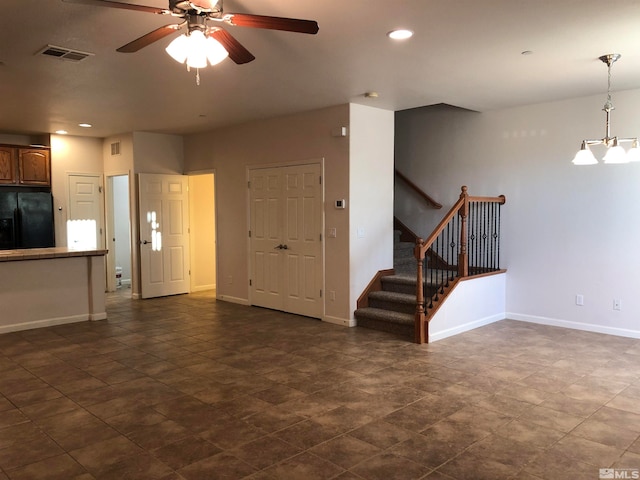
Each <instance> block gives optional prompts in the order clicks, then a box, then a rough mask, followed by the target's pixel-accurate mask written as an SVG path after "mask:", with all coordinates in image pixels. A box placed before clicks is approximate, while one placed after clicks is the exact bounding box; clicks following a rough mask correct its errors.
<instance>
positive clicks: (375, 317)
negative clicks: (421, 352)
mask: <svg viewBox="0 0 640 480" xmlns="http://www.w3.org/2000/svg"><path fill="white" fill-rule="evenodd" d="M414 248H415V244H414V243H411V242H402V241H400V231H399V230H396V231H395V232H394V245H393V269H394V274H393V275H387V276H383V277H381V279H380V281H381V285H382V290H380V291H375V292H370V293H369V294H368V295H367V302H366V303H367V306H366V307H363V308H358V309H357V310H356V311H355V312H354V315H355V317H356V320H357V322H358V326H359V327H365V328H371V329H374V330H381V331H384V332H389V333H394V334H397V335H399V336H402V337H404V338H407V339H409V340H413V338H414V335H415V312H416V268H417V267H416V258H415V257H414V254H413V250H414Z"/></svg>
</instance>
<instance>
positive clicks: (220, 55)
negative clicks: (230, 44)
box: [207, 37, 229, 66]
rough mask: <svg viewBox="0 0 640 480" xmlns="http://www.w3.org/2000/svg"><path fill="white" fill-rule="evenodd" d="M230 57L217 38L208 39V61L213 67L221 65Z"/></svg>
mask: <svg viewBox="0 0 640 480" xmlns="http://www.w3.org/2000/svg"><path fill="white" fill-rule="evenodd" d="M228 56H229V52H228V51H227V49H226V48H224V47H223V46H222V44H221V43H220V42H219V41H217V40H216V39H215V38H212V37H207V59H208V60H209V63H210V64H211V66H213V65H217V64H219V63H220V62H221V61H223V60H224V59H225V58H227V57H228Z"/></svg>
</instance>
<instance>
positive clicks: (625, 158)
mask: <svg viewBox="0 0 640 480" xmlns="http://www.w3.org/2000/svg"><path fill="white" fill-rule="evenodd" d="M620 56H621V55H620V54H618V53H610V54H608V55H603V56H601V57H600V60H601V61H602V62H603V63H605V64H606V65H607V71H608V77H607V101H606V102H605V104H604V107H603V108H602V110H603V111H604V112H605V114H606V132H605V136H604V138H599V139H595V140H583V141H582V146H581V147H580V150H578V153H576V155H575V157H573V161H572V163H573V164H574V165H594V164H596V163H598V160H597V159H596V157H595V156H594V155H593V152H591V149H590V148H589V147H590V146H592V145H604V146H606V147H607V153H606V154H605V156H604V157H603V160H604V163H606V164H619V163H629V162H639V161H640V148H638V138H637V137H636V138H622V137H612V136H611V112H612V111H613V110H614V109H615V107H614V106H613V103H612V102H611V65H613V63H614V62H615V61H616V60H618V59H619V58H620ZM627 142H632V146H631V148H630V149H629V151H628V152H626V151H625V150H624V148H623V147H622V146H621V145H620V144H621V143H627Z"/></svg>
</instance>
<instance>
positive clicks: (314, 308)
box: [250, 164, 323, 318]
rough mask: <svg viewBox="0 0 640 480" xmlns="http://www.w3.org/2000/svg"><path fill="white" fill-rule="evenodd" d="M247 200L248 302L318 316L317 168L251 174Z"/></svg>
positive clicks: (319, 188)
mask: <svg viewBox="0 0 640 480" xmlns="http://www.w3.org/2000/svg"><path fill="white" fill-rule="evenodd" d="M250 199H251V201H250V205H251V206H250V210H251V211H250V223H251V226H250V228H251V240H250V252H251V293H252V296H251V298H252V303H253V304H254V305H258V306H262V307H267V308H274V309H277V310H284V311H287V312H291V313H296V314H299V315H306V316H310V317H316V318H321V317H322V313H323V306H322V284H323V273H322V272H323V270H322V265H323V258H322V237H321V233H322V204H323V194H322V184H321V170H320V165H319V164H310V165H295V166H288V167H278V168H267V169H255V170H251V171H250Z"/></svg>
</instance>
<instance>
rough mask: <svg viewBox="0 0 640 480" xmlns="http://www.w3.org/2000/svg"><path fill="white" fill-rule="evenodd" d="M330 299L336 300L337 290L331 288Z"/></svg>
mask: <svg viewBox="0 0 640 480" xmlns="http://www.w3.org/2000/svg"><path fill="white" fill-rule="evenodd" d="M329 300H331V301H332V302H335V301H336V292H335V290H329Z"/></svg>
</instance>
